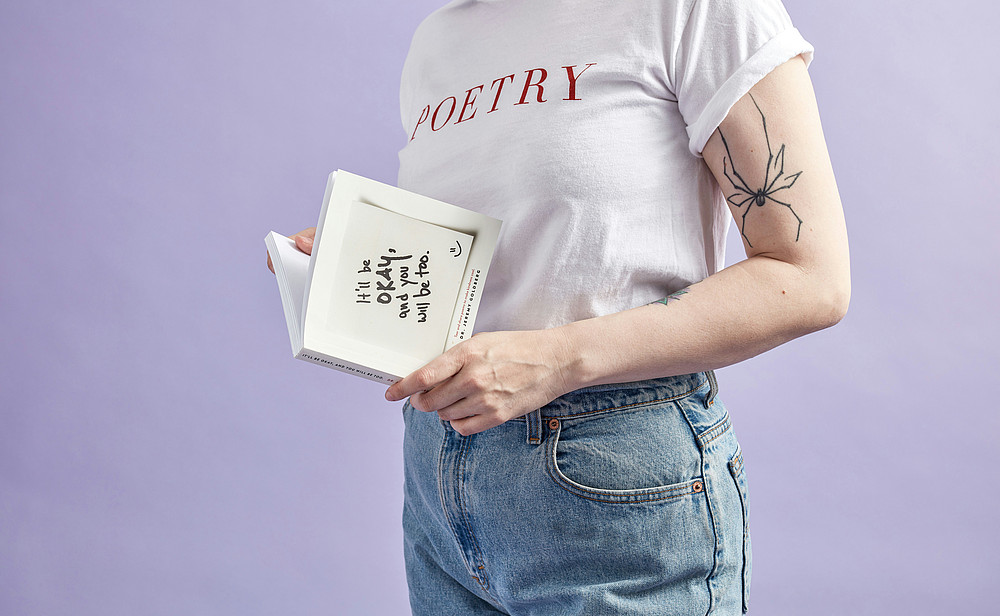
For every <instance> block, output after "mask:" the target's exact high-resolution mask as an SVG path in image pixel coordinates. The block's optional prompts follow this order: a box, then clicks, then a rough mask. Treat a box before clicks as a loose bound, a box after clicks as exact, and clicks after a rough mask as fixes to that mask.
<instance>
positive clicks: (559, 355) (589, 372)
mask: <svg viewBox="0 0 1000 616" xmlns="http://www.w3.org/2000/svg"><path fill="white" fill-rule="evenodd" d="M582 323H583V322H581V321H577V322H573V323H568V324H566V325H562V326H560V327H555V328H553V329H550V330H547V331H548V332H549V333H550V335H551V336H552V345H553V346H552V349H553V362H554V363H553V365H554V366H557V369H558V374H559V379H560V389H561V390H562V391H561V394H564V393H569V392H571V391H575V390H577V389H580V388H581V387H587V386H588V385H594V384H596V382H597V381H596V379H595V373H594V370H593V368H592V366H591V362H590V361H589V356H588V354H587V351H586V349H587V348H588V347H587V345H586V342H587V336H586V333H585V331H584V330H585V327H584V326H582ZM561 394H560V395H561Z"/></svg>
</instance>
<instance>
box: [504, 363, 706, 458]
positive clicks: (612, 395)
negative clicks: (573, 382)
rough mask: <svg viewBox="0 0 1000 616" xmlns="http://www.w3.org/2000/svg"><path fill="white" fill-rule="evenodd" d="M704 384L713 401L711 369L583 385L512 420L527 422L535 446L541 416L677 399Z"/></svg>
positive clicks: (587, 412) (576, 414)
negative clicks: (629, 380) (645, 378)
mask: <svg viewBox="0 0 1000 616" xmlns="http://www.w3.org/2000/svg"><path fill="white" fill-rule="evenodd" d="M706 385H708V386H709V388H710V391H709V395H708V397H707V398H706V400H705V404H706V406H708V405H710V404H711V403H712V402H713V401H714V400H715V395H716V393H717V392H718V384H717V383H716V380H715V373H714V372H712V371H711V370H709V371H708V372H696V373H694V374H682V375H678V376H668V377H662V378H658V379H649V380H645V381H632V382H627V383H608V384H606V385H593V386H591V387H584V388H581V389H577V390H575V391H571V392H569V393H568V394H564V395H562V396H560V397H558V398H556V399H555V400H553V401H552V402H549V403H548V404H546V405H545V406H543V407H542V408H540V409H537V410H534V411H532V412H530V413H528V414H527V415H524V416H523V417H518V418H517V419H516V420H515V421H524V422H526V423H527V428H528V434H527V436H528V443H530V444H533V445H537V444H539V443H540V442H541V439H542V418H548V419H568V418H571V417H579V416H582V415H592V414H595V413H601V412H605V411H611V410H616V409H622V408H628V407H633V406H641V405H643V404H652V403H656V402H667V401H670V400H678V399H680V398H684V397H686V396H688V395H690V394H692V393H694V392H696V391H698V390H699V389H701V388H702V387H705V386H706Z"/></svg>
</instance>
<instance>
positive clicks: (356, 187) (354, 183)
mask: <svg viewBox="0 0 1000 616" xmlns="http://www.w3.org/2000/svg"><path fill="white" fill-rule="evenodd" d="M500 224H501V223H500V221H499V220H496V219H495V218H490V217H489V216H485V215H483V214H479V213H477V212H473V211H471V210H467V209H464V208H460V207H458V206H455V205H451V204H448V203H444V202H442V201H438V200H436V199H431V198H430V197H425V196H422V195H418V194H416V193H413V192H410V191H407V190H403V189H400V188H396V187H395V186H390V185H388V184H383V183H381V182H377V181H375V180H371V179H368V178H365V177H361V176H359V175H354V174H351V173H348V172H346V171H335V172H333V173H331V174H330V177H329V179H328V181H327V186H326V193H325V195H324V197H323V206H322V208H321V210H320V215H319V221H318V222H317V223H316V237H315V239H314V240H313V250H312V255H311V256H310V255H307V254H305V253H303V252H301V251H299V249H298V248H296V246H295V243H294V241H293V240H291V239H290V238H287V237H285V236H283V235H280V234H278V233H275V232H274V231H271V232H270V233H268V234H267V237H266V238H265V243H266V245H267V252H268V254H269V255H270V257H271V263H272V264H273V266H274V273H275V279H276V280H277V282H278V291H279V293H280V295H281V304H282V307H283V309H284V313H285V322H286V325H287V327H288V337H289V340H290V342H291V345H292V355H293V356H294V357H295V358H297V359H302V360H305V361H309V362H312V363H315V364H319V365H322V366H327V367H329V368H333V369H335V370H339V371H341V372H347V373H350V374H354V375H357V376H361V377H364V378H366V379H369V380H372V381H377V382H379V383H386V384H391V383H395V382H396V381H398V380H400V379H401V378H403V377H404V376H406V375H407V374H409V373H410V372H413V371H414V370H416V369H417V368H420V367H421V366H423V365H424V364H426V363H427V362H429V361H430V360H432V359H434V358H435V357H437V356H438V355H440V354H441V353H443V352H444V351H446V350H447V349H449V348H451V347H452V346H454V345H456V344H458V343H459V342H461V341H462V340H465V339H467V338H469V337H470V336H471V335H472V331H473V329H474V327H475V322H476V313H477V311H478V308H479V300H480V296H481V290H482V287H483V283H484V282H485V280H486V274H487V272H488V270H489V265H490V261H491V259H492V258H493V251H494V248H495V247H496V241H497V237H498V235H499V233H500Z"/></svg>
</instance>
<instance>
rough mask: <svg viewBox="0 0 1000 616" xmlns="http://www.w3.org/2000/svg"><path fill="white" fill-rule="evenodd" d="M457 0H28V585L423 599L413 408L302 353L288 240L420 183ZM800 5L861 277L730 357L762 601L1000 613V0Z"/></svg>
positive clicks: (19, 88) (60, 591)
mask: <svg viewBox="0 0 1000 616" xmlns="http://www.w3.org/2000/svg"><path fill="white" fill-rule="evenodd" d="M438 4H439V2H437V1H435V0H408V1H407V2H393V3H388V2H372V3H362V2H319V1H318V0H290V1H287V2H282V3H248V2H239V1H237V0H201V1H198V2H195V1H193V0H186V1H178V2H170V3H155V4H149V3H137V2H126V1H124V0H93V1H90V2H71V1H68V0H62V1H57V0H36V1H34V2H30V3H29V2H5V3H3V4H2V5H0V206H2V207H0V229H2V230H3V231H4V234H5V236H6V237H5V238H4V241H3V242H2V243H0V283H2V284H0V316H2V330H0V331H2V337H0V340H2V344H3V347H2V348H3V354H2V356H0V421H2V423H0V613H3V614H11V615H21V614H29V615H36V614H37V615H50V614H73V615H74V616H83V615H91V614H93V615H98V614H99V615H102V616H106V615H109V614H115V615H118V614H122V615H126V614H128V615H132V614H153V615H159V614H162V615H174V614H240V615H243V616H245V615H254V614H279V613H280V614H301V615H309V614H366V615H367V614H377V615H382V614H385V615H389V614H402V613H407V601H406V591H405V582H404V579H403V570H402V564H401V560H402V559H401V555H400V551H401V549H400V543H401V533H400V530H399V523H398V517H399V512H400V507H401V490H400V486H401V481H402V475H401V457H400V452H399V442H400V438H401V422H400V421H399V417H398V407H397V406H395V405H389V404H386V403H384V402H381V394H382V388H381V387H379V386H376V385H374V384H370V383H367V382H365V381H361V380H359V379H356V378H353V377H348V376H343V375H340V374H337V373H334V372H332V371H329V370H325V369H322V368H317V367H314V366H310V365H307V364H304V363H301V362H296V361H293V360H292V359H290V357H289V353H288V348H287V346H288V341H287V336H286V333H285V331H284V324H283V322H282V316H281V308H280V304H279V301H278V297H277V291H276V288H275V285H274V282H273V281H272V279H271V276H270V274H269V273H268V272H267V270H266V269H265V268H264V250H263V241H262V239H263V236H264V234H265V233H266V232H267V231H268V230H269V229H272V228H273V229H275V230H278V231H282V232H286V233H291V232H294V231H297V230H298V229H300V228H302V227H305V226H309V225H310V224H311V223H312V221H314V220H315V218H316V214H317V212H318V206H319V200H320V197H321V195H322V192H323V187H324V183H325V181H326V175H327V173H328V172H329V171H330V170H332V169H334V168H337V167H344V168H348V169H351V170H353V171H355V172H357V173H362V174H365V175H369V176H372V177H375V178H377V179H381V180H384V181H390V182H392V181H394V179H395V174H396V151H397V149H398V148H399V147H400V146H401V145H402V144H403V140H404V139H405V135H404V133H403V130H402V128H401V127H400V126H399V120H398V112H397V79H398V75H399V72H400V67H401V65H402V61H403V58H404V55H405V52H406V48H407V45H408V42H409V36H410V34H411V33H412V30H413V28H414V27H415V26H416V24H417V23H418V22H419V20H420V19H421V18H422V17H423V16H424V15H426V14H427V13H429V12H430V11H431V10H432V9H433V8H435V7H436V6H437V5H438ZM786 5H787V6H788V8H789V11H790V12H791V14H792V16H793V18H794V19H795V21H796V23H797V25H798V26H799V29H800V30H802V32H803V33H804V34H805V35H806V37H807V38H809V39H810V40H811V41H812V42H813V43H814V44H815V45H816V47H817V49H818V53H817V57H816V62H815V64H814V65H813V69H812V75H813V79H814V81H815V83H816V88H817V90H818V94H819V97H820V106H821V108H822V111H823V113H824V120H825V127H826V131H827V137H828V139H829V143H830V148H831V151H832V154H833V157H834V163H835V166H836V169H837V171H838V177H839V180H840V186H841V190H842V193H843V199H844V203H845V206H846V209H847V214H848V223H849V226H850V230H851V239H852V249H853V261H854V300H853V304H852V307H851V312H850V314H849V315H848V317H847V318H846V319H845V321H844V322H843V323H842V324H841V325H840V326H838V327H836V328H834V329H832V330H828V331H826V332H823V333H820V334H816V335H813V336H810V337H808V338H805V339H802V340H799V341H796V342H793V343H791V344H789V345H787V346H786V347H783V348H781V349H778V350H776V351H774V352H771V353H769V354H767V355H765V356H763V357H760V358H758V359H755V360H752V361H750V362H746V363H745V364H743V365H740V366H737V367H733V368H729V369H726V370H724V371H722V372H721V374H720V380H721V387H722V392H723V395H724V396H725V398H726V401H727V405H728V406H729V407H730V409H731V411H732V414H733V416H734V419H735V422H736V424H737V426H738V430H739V432H740V435H741V437H742V440H743V443H744V449H745V451H746V460H747V465H748V468H749V472H750V473H751V475H750V481H751V484H752V490H753V532H754V546H755V570H754V573H755V576H754V597H753V605H754V611H755V612H756V613H759V614H770V615H772V616H783V615H800V614H813V615H825V614H831V615H833V614H838V615H839V614H852V615H867V614H907V615H910V614H959V613H988V612H990V611H991V610H992V609H995V607H994V606H993V601H992V596H991V594H990V593H988V592H987V589H988V588H989V587H990V586H991V585H992V584H991V581H992V583H995V582H996V580H997V579H998V578H1000V556H998V554H1000V541H998V538H1000V533H998V531H997V529H996V523H995V521H994V519H993V518H994V517H995V514H994V512H995V511H996V510H997V508H998V506H1000V497H998V491H997V487H996V486H997V479H996V477H995V471H994V470H993V467H992V464H993V462H995V459H996V455H997V453H998V452H997V443H998V436H1000V426H998V423H1000V422H998V419H997V413H996V409H997V403H996V402H995V400H996V399H997V397H998V394H1000V391H998V389H1000V388H998V386H997V381H998V379H997V378H996V376H995V374H994V373H995V370H996V368H997V366H998V365H1000V361H998V360H1000V357H998V350H997V349H998V343H1000V340H998V332H997V317H996V312H997V308H998V303H1000V302H998V293H997V290H996V287H997V283H998V282H1000V281H998V276H997V258H998V257H1000V251H998V248H997V244H998V243H997V240H996V237H997V228H998V223H1000V209H998V207H997V197H996V195H997V194H1000V185H998V184H1000V180H998V178H1000V156H998V153H997V135H998V134H1000V126H998V119H997V118H998V114H997V113H996V111H995V109H994V106H995V101H996V100H997V97H998V96H1000V82H998V80H997V78H996V67H995V61H996V59H997V58H998V57H1000V50H998V47H997V45H996V44H994V43H990V42H989V41H991V40H995V36H994V32H993V30H994V26H995V24H996V23H998V22H1000V10H998V9H997V8H996V4H995V3H987V2H973V1H963V0H956V1H954V2H950V3H941V2H932V1H930V0H910V1H907V2H904V1H902V0H883V1H881V2H874V3H867V4H865V5H864V7H861V5H858V4H857V3H832V2H827V3H815V2H807V1H806V0H786ZM731 252H732V257H731V258H734V257H735V256H736V255H737V254H738V253H739V249H738V248H737V247H736V245H735V244H733V245H731Z"/></svg>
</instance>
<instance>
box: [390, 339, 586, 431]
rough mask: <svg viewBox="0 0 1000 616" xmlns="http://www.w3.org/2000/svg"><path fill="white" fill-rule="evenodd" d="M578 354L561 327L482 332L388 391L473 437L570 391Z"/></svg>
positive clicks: (394, 398)
mask: <svg viewBox="0 0 1000 616" xmlns="http://www.w3.org/2000/svg"><path fill="white" fill-rule="evenodd" d="M571 359H572V356H571V355H570V354H569V353H567V345H566V340H565V338H564V336H563V335H562V334H561V332H560V330H558V329H547V330H538V331H524V332H492V333H484V334H477V335H475V336H473V337H472V338H470V339H469V340H466V341H465V342H462V343H460V344H458V345H455V346H454V347H452V348H451V349H449V350H448V351H446V352H445V353H444V354H442V355H440V356H439V357H437V358H436V359H433V360H431V361H430V362H429V363H428V364H427V365H426V366H424V367H423V368H420V369H419V370H417V371H415V372H413V373H412V374H410V375H409V376H407V377H406V378H404V379H403V380H401V381H399V382H397V383H395V384H394V385H392V387H390V388H389V389H388V390H387V391H386V392H385V397H386V399H387V400H389V401H397V400H402V399H403V398H406V397H407V396H409V397H410V404H411V405H412V406H413V408H415V409H417V410H419V411H424V412H428V413H430V412H436V413H437V414H438V416H440V417H441V419H443V420H445V421H450V422H451V425H452V427H453V428H454V429H455V430H456V431H457V432H458V433H460V434H462V435H465V436H468V435H470V434H475V433H477V432H482V431H483V430H486V429H488V428H492V427H494V426H498V425H500V424H502V423H504V422H505V421H507V420H510V419H513V418H515V417H520V416H521V415H524V414H526V413H529V412H531V411H533V410H535V409H537V408H540V407H542V406H544V405H546V404H548V403H549V402H551V401H552V400H555V399H556V398H558V397H559V396H561V395H562V394H564V393H567V392H568V391H571V390H572V389H573V387H571V386H570V383H569V379H568V378H567V374H568V368H569V366H570V361H571Z"/></svg>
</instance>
